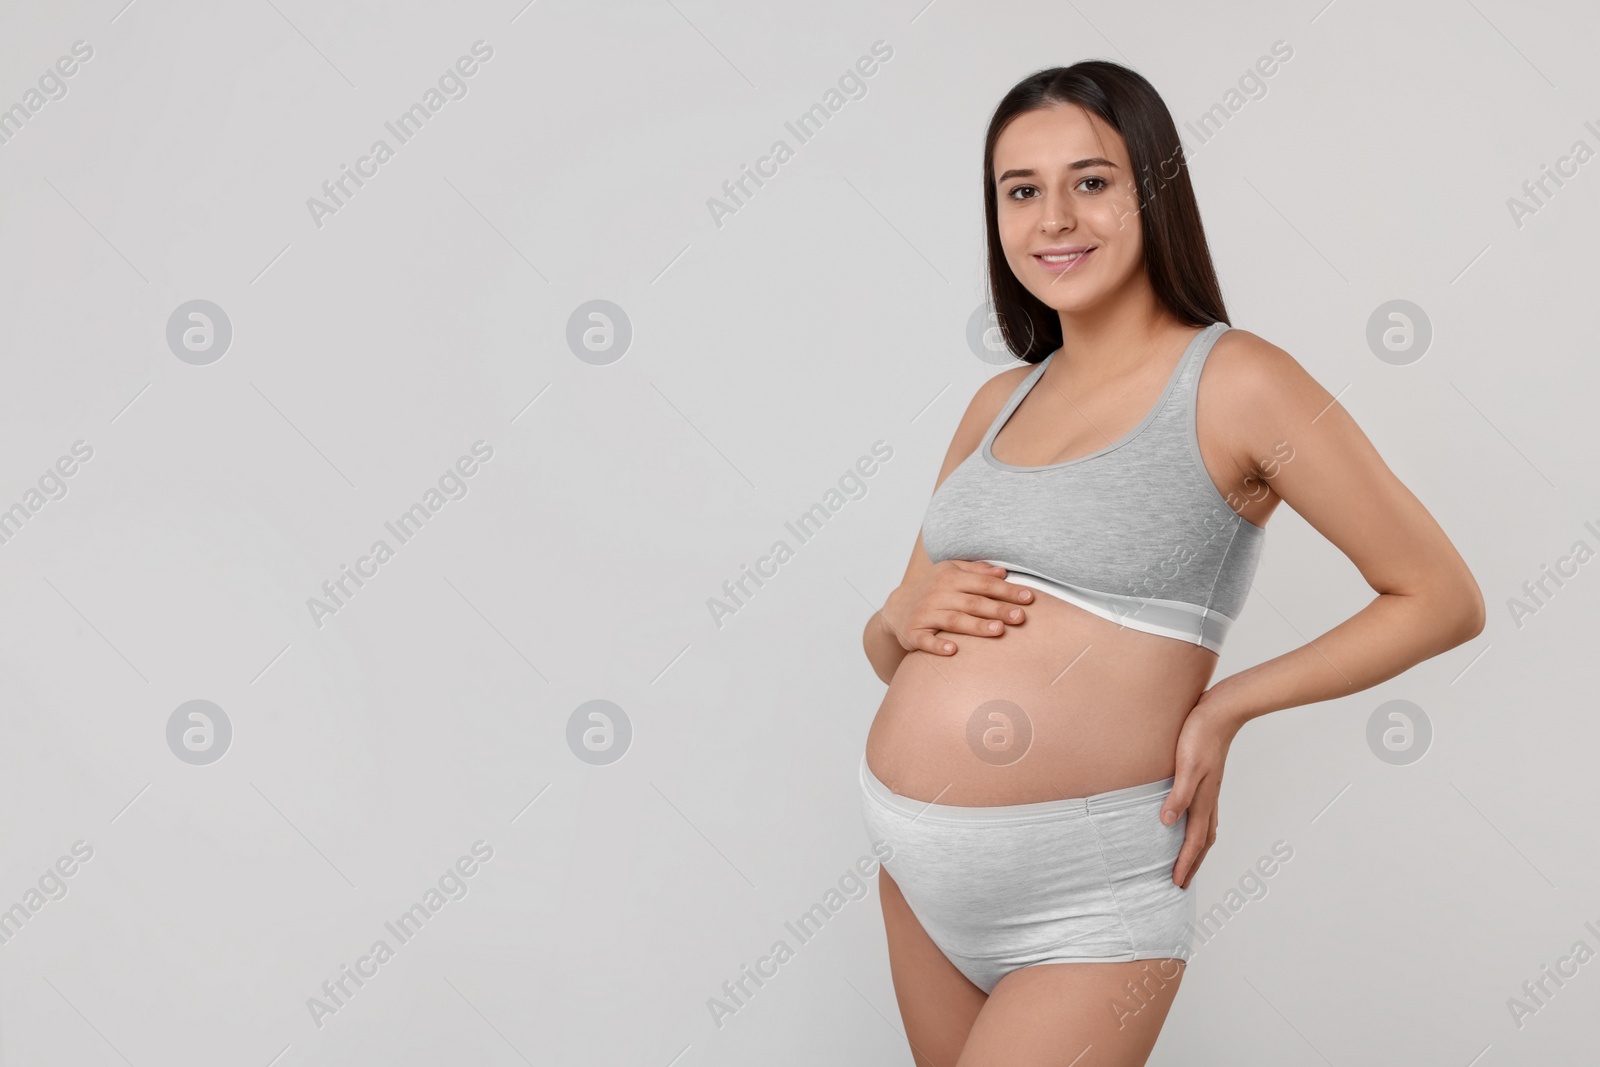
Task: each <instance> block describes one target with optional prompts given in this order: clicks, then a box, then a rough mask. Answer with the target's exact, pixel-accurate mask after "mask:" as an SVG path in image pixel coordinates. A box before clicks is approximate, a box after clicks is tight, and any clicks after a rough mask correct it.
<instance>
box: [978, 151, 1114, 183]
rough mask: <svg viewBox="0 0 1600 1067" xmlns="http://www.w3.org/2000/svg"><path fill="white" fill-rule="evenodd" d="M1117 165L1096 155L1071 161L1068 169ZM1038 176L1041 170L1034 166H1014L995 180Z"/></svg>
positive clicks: (1001, 180)
mask: <svg viewBox="0 0 1600 1067" xmlns="http://www.w3.org/2000/svg"><path fill="white" fill-rule="evenodd" d="M1116 166H1117V165H1116V164H1115V163H1113V162H1111V160H1109V159H1101V158H1100V157H1099V156H1095V157H1094V158H1092V159H1080V160H1078V161H1077V162H1076V163H1069V164H1067V169H1069V170H1088V169H1089V168H1090V167H1111V168H1113V169H1115V168H1116ZM1038 176H1039V172H1038V171H1036V170H1034V169H1033V168H1032V167H1012V168H1011V169H1010V170H1008V171H1006V172H1005V173H1004V174H1002V175H1000V177H998V178H996V179H995V181H996V182H1003V181H1005V180H1006V179H1007V178H1036V177H1038Z"/></svg>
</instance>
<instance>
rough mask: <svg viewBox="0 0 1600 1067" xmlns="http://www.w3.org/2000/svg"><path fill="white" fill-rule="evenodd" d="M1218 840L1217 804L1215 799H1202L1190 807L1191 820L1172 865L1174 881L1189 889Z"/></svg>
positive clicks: (1185, 829) (1186, 826)
mask: <svg viewBox="0 0 1600 1067" xmlns="http://www.w3.org/2000/svg"><path fill="white" fill-rule="evenodd" d="M1206 809H1209V810H1206ZM1216 840H1217V806H1216V803H1215V802H1214V801H1211V802H1206V801H1201V802H1197V803H1195V804H1194V805H1193V806H1192V807H1190V809H1189V821H1188V823H1187V824H1186V825H1185V826H1184V831H1183V847H1182V848H1181V849H1179V850H1178V859H1177V862H1176V863H1174V864H1173V865H1172V881H1173V882H1174V883H1175V884H1176V885H1177V886H1178V887H1179V888H1180V889H1188V888H1189V883H1190V882H1191V881H1193V880H1194V873H1195V872H1196V871H1198V870H1199V869H1200V861H1201V860H1203V859H1205V856H1206V853H1207V852H1210V851H1211V846H1212V844H1214V843H1215V842H1216Z"/></svg>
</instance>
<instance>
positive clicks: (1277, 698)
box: [1196, 331, 1484, 729]
mask: <svg viewBox="0 0 1600 1067" xmlns="http://www.w3.org/2000/svg"><path fill="white" fill-rule="evenodd" d="M1234 332H1237V333H1239V334H1240V337H1239V338H1238V339H1237V340H1236V341H1235V342H1234V343H1233V344H1232V345H1230V346H1229V347H1228V349H1227V350H1226V352H1225V353H1224V351H1223V349H1222V344H1221V342H1220V341H1219V342H1218V350H1217V351H1216V352H1214V353H1213V354H1212V359H1213V360H1216V359H1217V358H1218V357H1219V356H1222V358H1221V359H1220V360H1219V363H1220V365H1219V366H1218V367H1217V368H1215V369H1216V371H1218V372H1220V373H1218V374H1217V380H1216V381H1215V382H1208V383H1207V384H1208V385H1215V386H1216V387H1217V388H1215V389H1213V390H1211V391H1208V392H1207V394H1206V396H1207V400H1211V401H1214V407H1215V410H1214V411H1213V412H1211V413H1210V414H1208V415H1207V416H1206V419H1207V425H1208V426H1209V425H1211V424H1213V423H1215V424H1216V425H1219V426H1220V425H1227V426H1230V427H1232V429H1231V431H1229V436H1230V437H1231V438H1232V444H1233V448H1234V454H1235V455H1236V456H1240V455H1243V456H1254V457H1270V456H1274V455H1282V454H1283V452H1282V447H1283V445H1284V444H1285V443H1286V444H1287V446H1288V447H1289V448H1292V449H1293V454H1292V457H1293V458H1292V459H1291V460H1289V461H1288V462H1281V463H1280V462H1276V461H1271V460H1269V461H1266V462H1255V463H1253V464H1252V473H1254V474H1255V475H1256V476H1257V477H1259V478H1262V479H1264V480H1266V482H1267V484H1268V485H1270V486H1271V488H1272V491H1273V492H1274V493H1276V494H1277V495H1278V496H1279V497H1281V498H1282V499H1283V500H1285V501H1287V502H1288V504H1289V506H1290V507H1292V508H1294V510H1295V511H1296V512H1297V513H1298V514H1299V515H1300V516H1301V517H1302V518H1304V519H1305V520H1306V521H1307V522H1308V523H1310V524H1311V525H1312V526H1313V527H1314V528H1315V529H1316V530H1317V532H1318V533H1320V534H1322V536H1324V537H1326V538H1327V539H1328V540H1329V541H1330V542H1332V543H1333V545H1334V546H1335V547H1336V548H1338V549H1339V550H1340V551H1341V552H1343V553H1344V554H1345V555H1346V556H1348V557H1349V559H1350V561H1351V562H1352V563H1353V564H1355V566H1356V568H1357V569H1358V570H1359V571H1360V572H1361V575H1362V577H1363V578H1365V579H1366V580H1367V584H1368V585H1370V586H1371V587H1372V588H1373V590H1374V591H1376V593H1377V596H1376V597H1374V598H1373V600H1372V602H1371V603H1370V604H1368V605H1367V606H1366V607H1364V608H1362V609H1361V610H1360V611H1359V612H1357V613H1356V614H1355V615H1352V616H1351V617H1350V618H1349V619H1346V620H1345V621H1344V622H1342V623H1340V624H1339V625H1338V626H1335V627H1334V628H1333V629H1331V630H1328V631H1327V632H1326V633H1323V634H1321V635H1319V636H1317V637H1314V638H1312V639H1311V640H1310V641H1308V642H1307V643H1306V644H1304V645H1302V646H1300V647H1299V648H1296V649H1294V650H1293V651H1291V652H1286V653H1284V654H1283V655H1281V656H1278V657H1276V658H1274V659H1270V660H1267V661H1266V662H1264V663H1260V664H1257V665H1256V666H1254V667H1251V668H1249V669H1247V670H1243V671H1240V672H1239V673H1237V674H1233V675H1230V676H1228V677H1226V678H1223V679H1222V680H1221V681H1219V682H1217V683H1216V684H1215V685H1213V686H1212V687H1211V688H1210V689H1209V690H1207V692H1206V694H1205V696H1204V697H1203V698H1202V705H1204V706H1205V708H1206V712H1207V714H1210V715H1214V716H1219V717H1220V718H1221V720H1222V721H1224V722H1226V723H1228V724H1230V725H1231V726H1232V727H1233V728H1234V729H1238V728H1239V727H1241V726H1243V725H1244V724H1245V723H1246V722H1248V721H1250V720H1251V719H1254V718H1256V717H1258V716H1261V715H1265V714H1267V713H1268V712H1271V711H1276V710H1279V709H1281V708H1292V707H1296V706H1298V705H1302V704H1312V703H1315V702H1317V701H1320V700H1331V699H1333V698H1335V697H1341V696H1348V695H1349V694H1351V693H1356V692H1360V691H1361V690H1363V689H1367V688H1369V687H1371V686H1374V685H1377V684H1378V683H1379V682H1382V681H1386V680H1387V679H1390V678H1393V677H1395V676H1396V675H1398V674H1400V673H1402V672H1404V671H1405V670H1407V669H1408V668H1410V667H1412V666H1414V665H1416V664H1417V663H1420V662H1422V661H1423V660H1425V659H1429V658H1431V657H1433V656H1437V655H1439V654H1440V653H1441V652H1445V651H1447V650H1449V649H1451V648H1454V647H1455V646H1457V645H1459V644H1461V643H1463V642H1465V641H1468V640H1471V639H1472V638H1473V637H1476V636H1477V635H1478V634H1479V633H1481V632H1482V631H1483V625H1484V604H1483V594H1482V592H1481V591H1480V590H1479V588H1478V583H1477V582H1476V581H1475V580H1474V579H1473V577H1472V572H1471V571H1470V570H1469V569H1468V568H1467V565H1466V563H1465V561H1463V560H1462V558H1461V555H1460V553H1458V552H1457V551H1456V549H1455V546H1454V545H1452V544H1451V543H1450V539H1449V538H1448V537H1447V536H1446V535H1445V532H1444V531H1443V530H1442V529H1440V528H1439V524H1438V523H1437V522H1435V521H1434V519H1433V516H1432V515H1430V514H1428V510H1427V509H1426V508H1425V507H1423V506H1422V503H1421V502H1420V501H1419V500H1418V499H1417V498H1416V497H1415V496H1414V495H1412V493H1411V491H1410V490H1408V489H1407V488H1406V487H1405V485H1404V484H1402V483H1401V482H1400V480H1399V479H1398V478H1397V477H1395V475H1394V472H1393V471H1391V470H1390V469H1389V468H1388V466H1387V465H1386V464H1385V463H1384V461H1383V459H1382V457H1380V456H1379V455H1378V452H1377V450H1376V449H1375V448H1374V447H1373V446H1372V442H1371V441H1369V440H1368V439H1367V436H1366V434H1364V433H1362V431H1361V428H1360V427H1359V426H1357V425H1356V422H1355V420H1354V419H1353V418H1351V417H1350V414H1349V412H1347V411H1346V410H1345V409H1344V407H1343V406H1342V405H1341V404H1339V402H1338V401H1337V400H1335V399H1334V398H1333V396H1332V395H1330V394H1329V393H1328V391H1327V390H1326V389H1324V388H1323V387H1322V386H1321V385H1319V384H1318V383H1317V381H1316V380H1315V379H1314V378H1312V377H1311V376H1310V375H1309V374H1308V373H1306V371H1305V369H1304V368H1303V367H1301V366H1300V364H1299V363H1298V362H1296V361H1295V360H1294V359H1293V358H1292V357H1291V356H1290V355H1289V354H1288V353H1287V352H1285V351H1283V350H1282V349H1281V348H1278V347H1277V346H1276V345H1272V344H1270V343H1268V342H1266V341H1264V340H1262V339H1261V338H1259V337H1257V336H1255V335H1254V334H1251V333H1247V332H1244V331H1234ZM1213 415H1214V416H1215V418H1213V417H1212V416H1213ZM1204 435H1205V430H1204V429H1203V430H1202V436H1204ZM1275 446H1276V450H1275ZM1263 467H1264V468H1265V469H1262V468H1263ZM1196 710H1197V711H1198V710H1200V707H1199V706H1197V708H1196Z"/></svg>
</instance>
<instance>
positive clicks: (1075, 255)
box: [1033, 245, 1099, 274]
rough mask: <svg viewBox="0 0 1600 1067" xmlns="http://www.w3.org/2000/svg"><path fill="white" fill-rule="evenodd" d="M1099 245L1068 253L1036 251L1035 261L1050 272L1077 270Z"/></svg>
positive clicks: (1059, 272)
mask: <svg viewBox="0 0 1600 1067" xmlns="http://www.w3.org/2000/svg"><path fill="white" fill-rule="evenodd" d="M1098 247H1099V245H1096V246H1095V247H1094V248H1090V249H1087V250H1085V251H1083V252H1070V253H1067V254H1066V255H1048V256H1047V255H1039V254H1037V253H1035V254H1034V257H1033V258H1034V261H1035V262H1037V263H1038V264H1039V265H1040V266H1041V267H1043V268H1044V269H1045V270H1047V271H1049V272H1050V273H1052V274H1065V273H1067V272H1068V271H1072V270H1076V269H1077V268H1078V266H1079V264H1081V263H1083V261H1084V260H1086V259H1088V258H1089V257H1090V256H1091V255H1093V254H1094V252H1095V248H1098Z"/></svg>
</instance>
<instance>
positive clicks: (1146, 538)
mask: <svg viewBox="0 0 1600 1067" xmlns="http://www.w3.org/2000/svg"><path fill="white" fill-rule="evenodd" d="M1229 329H1232V327H1230V326H1229V325H1228V324H1227V323H1224V322H1214V323H1212V324H1211V325H1210V326H1207V327H1206V328H1205V329H1204V330H1201V331H1200V332H1199V333H1198V334H1196V335H1195V337H1194V339H1193V340H1192V341H1190V342H1189V347H1188V348H1187V349H1186V350H1185V351H1184V354H1183V357H1182V358H1181V359H1180V360H1179V361H1178V365H1177V367H1175V368H1174V369H1173V372H1172V376H1171V377H1170V378H1169V379H1168V380H1167V385H1166V389H1165V390H1164V391H1163V392H1162V394H1161V397H1160V399H1158V400H1157V401H1156V404H1155V407H1153V408H1151V409H1150V411H1149V413H1148V414H1146V415H1145V417H1144V420H1143V421H1142V422H1140V423H1139V425H1137V426H1135V427H1134V428H1133V429H1132V430H1130V431H1129V432H1128V433H1127V434H1126V435H1125V436H1123V437H1122V438H1121V439H1119V440H1117V441H1113V442H1112V443H1111V444H1109V445H1107V446H1105V447H1104V448H1102V449H1100V450H1099V451H1098V452H1092V453H1090V454H1089V455H1087V456H1080V457H1079V458H1077V459H1069V460H1067V461H1066V462H1065V463H1052V464H1049V465H1047V466H1043V467H1019V466H1016V465H1014V464H1010V463H1004V462H1002V461H1000V460H998V459H996V458H995V456H994V452H993V451H992V450H991V446H992V445H993V444H994V439H995V436H996V435H997V434H998V433H999V432H1000V428H1001V427H1002V426H1004V425H1005V424H1006V421H1007V420H1008V419H1009V418H1010V417H1011V413H1012V412H1013V411H1015V410H1016V408H1017V405H1018V404H1020V403H1022V400H1023V398H1024V397H1026V396H1027V395H1028V392H1029V391H1030V390H1031V389H1032V388H1033V386H1034V384H1035V383H1036V382H1037V381H1038V380H1039V377H1040V375H1042V374H1043V373H1044V371H1045V368H1046V367H1048V366H1049V364H1050V361H1051V360H1052V359H1054V358H1055V357H1056V355H1058V354H1059V353H1060V351H1061V350H1060V349H1059V348H1058V349H1056V351H1055V352H1052V353H1050V355H1048V356H1046V357H1045V358H1044V359H1042V360H1040V362H1039V364H1038V365H1037V366H1036V367H1034V369H1033V371H1032V373H1030V374H1029V375H1028V376H1027V377H1026V378H1024V379H1023V380H1022V383H1021V384H1020V385H1018V386H1017V388H1016V390H1015V391H1014V392H1013V393H1012V394H1011V399H1009V400H1008V401H1006V406H1005V407H1004V408H1002V409H1001V411H1000V414H999V416H998V417H997V418H996V419H995V421H994V424H993V425H992V426H990V427H989V431H988V433H986V434H985V435H984V438H983V443H982V444H980V445H979V446H978V448H977V450H976V451H974V452H973V453H972V455H970V456H968V457H967V458H966V459H965V460H963V461H962V462H961V464H960V466H958V467H956V468H955V470H953V471H951V472H950V475H949V477H947V478H946V479H945V480H944V482H943V483H941V484H940V486H939V488H938V490H937V491H936V492H935V493H934V494H933V497H932V499H930V500H929V501H928V509H927V511H926V513H925V514H924V516H923V520H922V544H923V547H924V548H925V549H926V550H927V553H928V558H929V559H931V560H933V561H934V562H935V563H937V562H939V561H940V560H946V559H970V560H981V561H984V562H987V563H993V564H995V565H997V566H1001V567H1004V568H1006V570H1007V571H1008V572H1009V573H1008V574H1007V575H1006V581H1008V582H1014V583H1016V584H1018V585H1026V586H1029V587H1031V588H1034V589H1038V590H1040V591H1042V592H1046V593H1049V594H1051V595H1052V596H1055V597H1059V598H1060V599H1062V600H1065V601H1068V602H1069V603H1072V604H1076V605H1077V606H1078V607H1080V608H1083V609H1084V610H1085V611H1089V612H1093V613H1094V614H1096V615H1099V616H1101V617H1102V618H1106V619H1111V620H1112V621H1114V622H1117V623H1120V624H1122V625H1124V626H1128V627H1132V628H1133V629H1136V630H1143V631H1145V632H1146V633H1153V634H1161V635H1163V636H1165V637H1174V638H1177V639H1178V640H1180V641H1187V642H1190V643H1192V644H1198V645H1202V646H1204V647H1205V648H1209V649H1210V650H1211V651H1213V652H1219V651H1221V648H1222V639H1223V638H1224V637H1225V636H1226V635H1227V632H1228V629H1229V628H1230V627H1231V626H1232V625H1233V622H1234V620H1235V619H1237V618H1238V617H1239V611H1240V609H1241V608H1243V606H1244V602H1245V598H1246V596H1247V595H1248V594H1249V592H1250V579H1251V578H1252V577H1253V576H1254V575H1255V570H1256V563H1257V561H1258V560H1259V559H1260V556H1261V545H1262V538H1263V537H1264V536H1265V535H1266V530H1265V529H1263V528H1262V527H1260V526H1257V525H1255V524H1254V523H1252V522H1248V521H1246V520H1245V519H1244V518H1243V517H1242V516H1240V515H1239V514H1238V513H1237V512H1235V511H1234V510H1233V508H1231V507H1229V506H1228V502H1227V500H1226V499H1225V498H1224V497H1223V495H1222V493H1221V492H1219V491H1218V489H1217V486H1216V483H1215V482H1213V481H1212V480H1211V475H1210V474H1209V473H1207V472H1206V467H1205V463H1204V462H1203V461H1202V459H1201V458H1200V440H1199V436H1198V435H1197V433H1196V430H1195V395H1196V392H1197V390H1198V385H1199V381H1200V370H1201V368H1202V367H1203V366H1204V365H1205V361H1206V356H1207V355H1209V354H1210V352H1211V347H1212V345H1213V344H1215V343H1216V340H1217V338H1218V337H1220V336H1222V334H1223V333H1224V332H1226V331H1227V330H1229Z"/></svg>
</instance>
